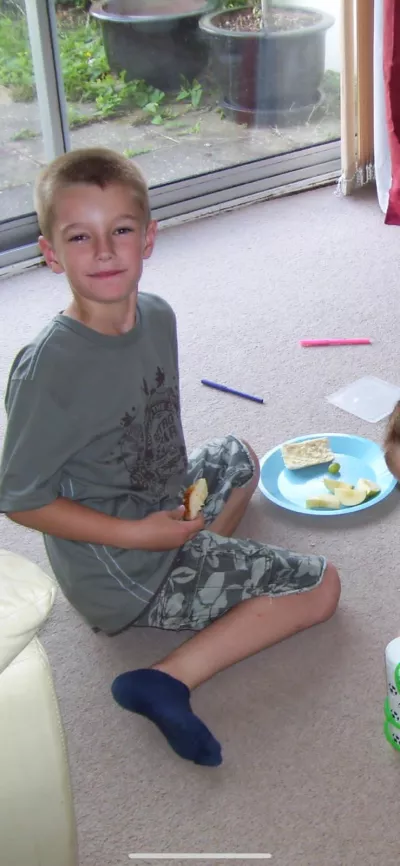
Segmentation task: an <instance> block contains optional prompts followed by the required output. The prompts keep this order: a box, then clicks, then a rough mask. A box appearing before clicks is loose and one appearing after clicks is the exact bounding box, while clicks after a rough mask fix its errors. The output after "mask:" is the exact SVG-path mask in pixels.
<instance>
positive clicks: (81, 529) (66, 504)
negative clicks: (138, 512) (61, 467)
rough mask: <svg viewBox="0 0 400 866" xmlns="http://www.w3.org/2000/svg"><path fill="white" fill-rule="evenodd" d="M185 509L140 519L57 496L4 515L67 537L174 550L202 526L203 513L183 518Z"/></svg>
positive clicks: (94, 541)
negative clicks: (188, 518) (186, 518)
mask: <svg viewBox="0 0 400 866" xmlns="http://www.w3.org/2000/svg"><path fill="white" fill-rule="evenodd" d="M184 510H185V509H184V507H183V506H182V507H180V508H177V509H175V510H174V511H157V512H154V513H153V514H149V515H148V516H147V517H144V518H143V519H142V520H123V519H122V518H120V517H110V516H109V515H108V514H103V513H102V512H100V511H95V509H93V508H87V507H86V506H85V505H81V504H80V503H79V502H73V501H72V500H70V499H64V498H62V497H60V498H59V499H55V500H54V502H50V503H49V504H48V505H44V506H43V507H42V508H36V509H32V510H29V511H12V512H8V513H7V516H8V517H9V518H10V519H11V520H13V521H14V522H15V523H19V524H21V525H22V526H26V527H27V528H28V529H37V530H38V531H39V532H43V533H44V534H45V535H54V536H56V537H57V538H65V539H67V540H68V541H78V542H79V541H80V542H86V543H88V544H105V545H107V546H108V545H109V546H111V547H122V548H125V549H127V550H130V549H133V548H135V549H136V550H175V549H176V548H178V547H182V545H183V544H185V543H186V541H189V539H190V538H194V536H195V535H197V533H198V532H200V531H201V530H202V529H204V518H203V517H201V516H199V517H197V518H195V520H183V515H184Z"/></svg>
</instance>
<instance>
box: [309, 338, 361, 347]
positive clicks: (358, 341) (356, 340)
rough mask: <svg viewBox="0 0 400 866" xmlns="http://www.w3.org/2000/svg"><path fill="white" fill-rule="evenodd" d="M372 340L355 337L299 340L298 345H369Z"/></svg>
mask: <svg viewBox="0 0 400 866" xmlns="http://www.w3.org/2000/svg"><path fill="white" fill-rule="evenodd" d="M371 342H372V340H370V339H369V338H366V339H364V338H363V337H360V338H358V337H356V338H354V339H351V340H300V346H303V348H308V347H309V346H370V345H371Z"/></svg>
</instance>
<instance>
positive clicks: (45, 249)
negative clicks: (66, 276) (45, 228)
mask: <svg viewBox="0 0 400 866" xmlns="http://www.w3.org/2000/svg"><path fill="white" fill-rule="evenodd" d="M39 248H40V252H41V253H42V255H43V257H44V259H45V262H46V265H48V267H49V268H51V270H52V271H53V273H55V274H63V273H64V268H63V267H62V265H61V264H60V262H59V261H58V259H57V256H56V254H55V252H54V249H53V247H52V245H51V243H50V241H48V240H47V238H45V237H43V235H40V237H39Z"/></svg>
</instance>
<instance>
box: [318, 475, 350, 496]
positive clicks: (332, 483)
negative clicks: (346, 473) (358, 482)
mask: <svg viewBox="0 0 400 866" xmlns="http://www.w3.org/2000/svg"><path fill="white" fill-rule="evenodd" d="M324 484H325V487H326V489H327V490H329V491H330V493H334V492H335V490H337V489H338V487H343V489H344V490H352V489H353V485H352V484H346V482H345V481H336V479H335V478H324Z"/></svg>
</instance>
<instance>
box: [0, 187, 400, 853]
mask: <svg viewBox="0 0 400 866" xmlns="http://www.w3.org/2000/svg"><path fill="white" fill-rule="evenodd" d="M399 241H400V232H399V230H398V229H395V228H388V227H385V226H384V224H383V218H382V214H381V213H380V211H379V210H378V207H377V204H376V202H375V197H374V194H373V192H367V193H366V194H365V193H364V194H363V195H361V196H359V197H358V198H357V199H354V200H346V199H342V198H338V197H336V196H335V195H334V190H333V188H327V189H323V190H318V191H315V192H310V193H306V194H302V195H299V196H294V197H292V198H286V199H280V200H277V201H273V202H270V203H264V204H259V205H256V206H253V207H250V208H248V209H246V210H241V211H236V212H234V213H231V214H225V215H220V216H216V217H213V218H212V219H208V220H203V221H199V222H195V223H191V224H188V225H185V226H183V227H175V228H173V229H169V230H167V231H163V232H162V233H161V234H160V236H159V241H158V248H157V250H156V253H155V255H154V259H153V260H152V262H150V263H149V264H148V266H147V267H146V272H145V276H144V280H143V289H144V290H149V291H156V292H158V293H159V294H161V295H163V296H164V297H165V298H167V299H168V300H169V301H170V302H171V303H172V304H173V305H174V307H175V309H176V311H177V314H178V320H179V334H180V345H181V352H180V359H181V370H182V397H183V414H184V423H185V428H186V434H187V443H188V447H189V448H191V447H193V446H194V445H195V444H196V443H197V442H199V441H201V440H203V439H206V438H208V437H210V436H211V435H213V434H223V433H225V432H228V431H231V430H234V431H235V432H236V433H238V434H239V435H242V436H245V437H246V438H248V439H249V440H250V441H251V442H252V444H253V446H254V447H255V448H256V450H257V451H258V453H259V454H260V455H262V454H263V453H265V451H266V450H267V449H268V448H269V447H270V446H272V445H274V444H277V443H279V442H280V441H282V440H283V439H285V438H287V437H290V436H294V435H300V434H306V433H310V432H321V431H336V432H347V433H358V434H362V435H365V436H370V437H372V438H374V439H377V440H380V438H381V436H382V431H383V425H382V424H380V425H370V424H367V423H363V422H361V421H359V420H358V419H357V418H355V417H353V416H351V415H347V414H345V413H343V412H341V411H339V410H338V409H335V408H334V407H333V406H330V405H329V404H328V403H327V402H325V400H324V396H325V395H326V394H328V393H330V392H331V391H333V390H334V389H335V388H337V387H339V386H340V385H343V384H345V383H346V382H350V381H352V380H354V379H355V378H357V377H358V376H360V375H362V374H365V373H370V374H376V375H381V376H382V377H384V378H386V379H387V380H389V381H393V382H397V384H400V361H399V348H398V347H399V323H398V306H399ZM65 298H66V288H65V283H64V281H63V278H58V279H57V278H55V277H53V276H52V275H51V274H50V273H49V272H47V271H46V270H44V269H38V270H34V271H31V272H26V273H24V274H23V275H21V276H17V277H14V278H13V279H7V280H5V281H2V282H0V321H1V325H0V327H1V379H2V381H1V389H2V390H3V386H4V383H5V379H6V372H7V369H8V366H9V363H10V361H11V359H12V357H13V355H14V353H15V352H16V350H17V348H18V347H19V346H20V344H21V342H23V341H25V340H28V339H29V338H30V337H31V336H32V335H33V334H34V333H35V332H36V331H37V330H38V328H40V327H41V326H42V325H43V324H44V323H45V322H46V321H47V319H48V318H49V316H51V315H52V314H53V313H55V312H57V311H59V310H60V309H61V308H62V307H63V304H64V303H65ZM327 334H328V335H334V336H341V335H343V334H344V335H353V334H355V335H358V336H370V337H372V338H373V339H374V345H373V346H372V347H370V348H354V349H324V350H322V349H321V350H309V351H305V350H301V349H300V348H299V347H298V340H299V339H300V338H301V337H306V336H310V335H311V336H321V335H327ZM201 376H204V377H209V378H215V379H217V380H220V381H221V382H227V383H231V384H232V385H233V386H236V387H238V388H241V389H243V390H247V391H250V392H253V393H256V394H261V395H263V396H264V398H265V401H266V402H265V405H264V406H258V405H256V404H252V403H248V402H246V401H242V400H239V399H236V398H234V397H230V396H228V395H224V394H219V393H217V392H213V391H210V390H208V389H206V388H204V387H202V386H201V385H200V383H199V380H200V377H201ZM399 502H400V500H399V494H398V493H397V492H395V493H394V494H393V495H392V497H391V498H390V500H389V501H388V502H387V503H386V504H385V505H384V507H382V508H380V509H378V508H376V509H375V508H374V509H371V511H370V512H369V513H367V514H366V515H365V516H362V515H361V514H360V515H353V517H352V518H350V517H348V518H346V519H344V518H340V519H336V518H335V519H327V518H325V519H301V518H300V519H298V518H296V517H295V516H290V515H289V514H286V513H285V512H284V511H279V510H277V509H275V507H273V506H270V505H269V504H268V503H267V502H266V501H265V500H264V499H263V498H262V497H261V496H260V495H259V494H256V495H255V497H254V501H253V502H252V504H251V506H250V509H249V512H248V516H247V517H246V519H245V522H244V524H243V527H242V534H246V535H251V536H253V537H255V538H260V539H266V540H270V541H273V542H275V543H278V544H282V545H290V546H292V547H294V548H297V549H299V550H301V551H308V550H314V551H323V552H324V553H326V554H327V555H328V556H329V557H331V558H332V559H333V560H334V561H335V563H337V565H338V567H339V568H340V571H341V574H342V579H343V595H342V601H341V608H340V612H339V613H338V614H337V615H336V616H335V618H334V619H333V620H331V621H330V622H329V623H328V624H326V625H324V626H321V627H317V628H314V629H313V630H311V631H309V632H308V633H304V634H301V635H299V636H298V637H296V638H293V639H292V640H290V641H288V642H286V643H285V644H281V645H279V646H276V647H274V648H273V649H271V650H268V651H266V652H264V653H262V654H260V655H258V656H257V657H255V658H252V659H250V660H248V661H246V662H243V663H242V664H240V665H238V666H236V667H235V668H232V669H231V670H229V671H228V672H226V673H223V674H221V675H220V676H218V677H216V678H215V679H214V680H213V681H212V682H210V683H208V684H207V685H205V686H203V687H202V688H201V689H199V691H198V692H197V693H196V695H195V697H194V707H195V709H196V710H197V711H198V713H199V714H200V715H201V716H202V717H203V718H204V720H205V721H206V723H207V724H208V725H209V726H210V728H211V729H212V731H213V732H214V733H215V735H216V736H217V737H218V738H219V739H220V740H221V741H222V743H223V748H224V763H223V765H222V767H221V768H220V769H217V770H209V769H202V768H197V767H195V766H193V765H191V764H188V763H186V762H184V761H182V760H180V759H179V758H177V757H176V756H175V754H174V753H173V752H172V751H171V750H169V748H168V747H167V745H166V743H165V741H164V740H163V738H162V737H161V735H160V734H159V733H158V731H157V730H156V729H155V728H154V727H152V726H151V725H150V724H149V723H147V722H146V721H145V720H144V719H141V718H139V717H136V716H133V715H129V714H128V713H126V712H124V711H122V710H120V709H119V708H118V707H117V706H116V705H115V704H114V703H113V701H112V699H111V696H110V692H109V685H110V683H111V680H112V678H113V677H114V676H115V675H116V674H118V673H119V672H120V671H122V670H125V669H127V668H130V667H137V666H144V665H147V664H148V663H150V662H151V661H153V660H154V659H155V658H157V657H159V656H161V655H163V654H164V653H166V652H167V651H168V650H169V649H171V647H173V646H174V645H175V644H177V643H178V642H179V641H180V640H181V638H177V637H176V636H174V635H171V634H163V633H160V632H151V631H150V630H148V631H143V630H140V631H138V632H135V631H131V632H129V633H125V634H124V635H122V636H120V637H118V638H115V639H113V640H110V639H108V638H106V637H98V636H96V635H94V634H93V633H92V632H91V631H90V630H89V629H88V628H87V626H85V625H84V624H83V623H82V622H81V621H80V619H79V617H78V616H77V615H76V614H75V613H74V611H73V610H71V608H70V607H69V606H68V604H67V603H66V602H65V601H64V600H63V599H62V598H61V597H59V598H58V602H57V605H56V608H55V610H54V612H53V614H52V616H51V619H50V621H49V622H48V624H47V626H46V628H45V630H44V632H43V639H44V643H45V645H46V647H47V649H48V651H49V654H50V657H51V661H52V664H53V667H54V671H55V678H56V684H57V691H58V694H59V698H60V703H61V709H62V715H63V719H64V723H65V726H66V731H67V735H68V743H69V752H70V761H71V771H72V777H73V786H74V791H75V803H76V812H77V818H78V824H79V837H80V857H81V859H80V863H81V866H98V864H99V866H123V864H128V863H129V862H131V861H129V859H128V855H129V852H135V851H153V852H158V851H169V852H177V851H181V852H182V851H183V852H207V851H211V852H213V851H217V852H218V851H220V852H224V851H225V852H227V851H228V852H229V851H235V852H270V853H271V854H272V859H271V861H270V862H271V863H272V864H274V866H295V864H299V866H361V864H362V866H377V864H382V866H395V864H396V866H397V864H398V862H399V857H400V832H399V821H398V802H399V790H400V756H399V755H398V754H397V753H395V752H394V751H392V749H391V748H390V747H389V746H388V745H387V744H386V741H385V740H384V738H383V735H382V722H383V700H384V697H385V694H386V690H385V676H384V661H383V657H384V649H385V646H386V644H387V643H388V641H389V640H391V638H393V637H394V636H396V634H397V633H398V632H399V631H400V594H399V589H400V577H399V570H400V566H399V557H398V550H399V541H398V539H399V528H400V508H399ZM0 525H1V545H2V546H6V547H8V548H10V549H12V550H16V551H19V552H21V553H23V554H25V555H26V556H28V557H30V558H31V559H33V560H34V561H36V562H38V563H41V564H44V563H45V558H44V553H43V548H42V544H41V541H40V539H39V538H38V537H37V536H36V535H35V534H33V533H29V532H27V531H25V530H22V529H19V528H17V527H15V526H13V525H11V524H10V523H8V522H7V521H6V520H5V519H3V521H2V522H1V524H0ZM46 567H47V566H46ZM164 862H167V863H168V864H170V863H171V861H164ZM203 862H204V861H203ZM207 862H208V863H211V862H212V861H211V860H210V861H207ZM245 863H250V861H249V860H246V861H245Z"/></svg>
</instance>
